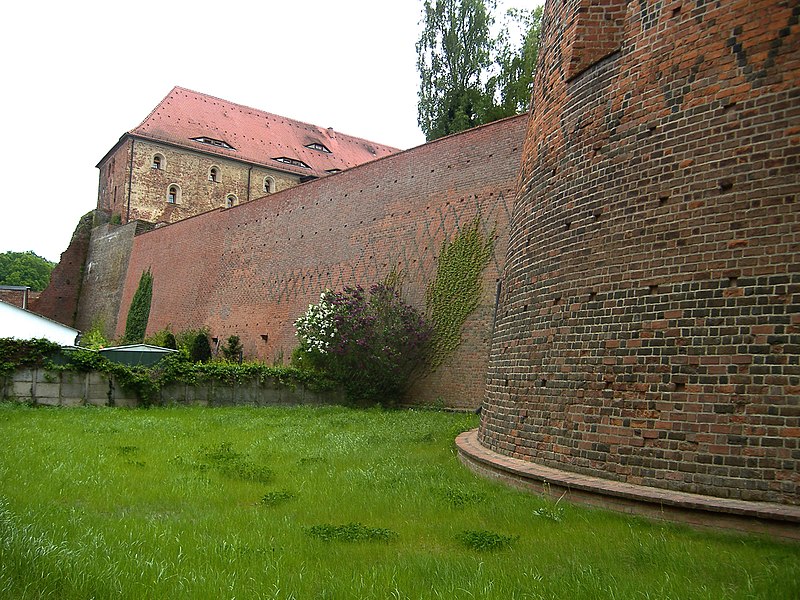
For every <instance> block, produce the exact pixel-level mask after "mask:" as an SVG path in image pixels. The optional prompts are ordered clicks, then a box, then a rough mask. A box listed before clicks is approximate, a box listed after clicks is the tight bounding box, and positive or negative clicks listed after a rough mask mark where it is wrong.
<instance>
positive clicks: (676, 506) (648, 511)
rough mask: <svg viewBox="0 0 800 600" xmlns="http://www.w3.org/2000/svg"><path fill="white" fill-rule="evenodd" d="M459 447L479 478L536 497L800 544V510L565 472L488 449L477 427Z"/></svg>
mask: <svg viewBox="0 0 800 600" xmlns="http://www.w3.org/2000/svg"><path fill="white" fill-rule="evenodd" d="M456 446H457V447H458V455H459V458H460V459H461V462H462V463H464V464H465V465H466V466H467V467H469V468H470V469H472V470H473V471H475V472H476V473H478V474H479V475H482V476H484V477H488V478H492V479H498V480H500V481H503V482H504V483H508V484H511V485H514V486H516V487H520V488H523V489H526V490H530V491H533V492H535V493H540V494H544V493H548V492H549V494H551V495H554V496H557V497H562V496H563V497H564V498H565V499H566V500H568V501H571V502H577V503H580V504H589V505H591V506H597V507H600V508H607V509H611V510H616V511H620V512H624V513H629V514H636V515H642V516H646V517H650V518H654V519H661V520H666V521H675V522H681V523H687V524H690V525H694V526H698V527H710V528H713V529H730V530H736V531H743V532H748V533H760V534H764V535H768V536H770V537H774V538H780V539H785V540H795V541H800V506H787V505H782V504H771V503H767V502H748V501H745V500H729V499H725V498H714V497H711V496H702V495H700V494H689V493H686V492H674V491H670V490H664V489H659V488H652V487H646V486H641V485H632V484H629V483H622V482H619V481H610V480H607V479H601V478H599V477H589V476H587V475H580V474H577V473H569V472H567V471H559V470H558V469H552V468H549V467H543V466H540V465H536V464H534V463H532V462H529V461H525V460H520V459H517V458H511V457H508V456H505V455H503V454H498V453H496V452H492V451H491V450H488V449H486V448H484V447H483V446H482V445H481V444H480V443H479V442H478V430H477V429H473V430H472V431H467V432H465V433H462V434H461V435H459V436H458V437H457V438H456Z"/></svg>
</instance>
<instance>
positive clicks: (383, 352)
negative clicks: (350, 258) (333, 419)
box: [295, 284, 432, 404]
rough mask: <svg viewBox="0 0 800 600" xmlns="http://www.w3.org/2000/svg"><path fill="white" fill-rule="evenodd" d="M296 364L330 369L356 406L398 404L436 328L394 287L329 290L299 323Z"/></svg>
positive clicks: (422, 358) (296, 323)
mask: <svg viewBox="0 0 800 600" xmlns="http://www.w3.org/2000/svg"><path fill="white" fill-rule="evenodd" d="M295 328H296V329H297V337H298V339H299V341H300V348H299V349H298V351H297V352H296V353H295V360H296V361H297V362H300V363H305V364H310V365H311V366H313V367H315V368H317V369H320V370H323V371H326V372H327V373H328V374H329V375H331V376H332V377H333V378H334V379H336V380H337V381H339V382H340V383H341V384H342V385H343V386H344V388H345V390H346V392H347V395H348V397H349V398H350V399H351V400H353V401H355V402H365V401H367V402H380V403H389V404H391V403H394V402H396V401H397V400H399V399H400V398H401V397H402V395H403V393H404V392H405V391H406V388H407V386H408V383H409V380H410V378H411V376H412V374H413V373H414V371H415V370H416V369H417V367H419V366H420V364H421V363H422V362H423V361H424V359H425V351H426V349H427V343H428V341H429V339H430V337H431V333H432V330H431V328H430V326H429V325H428V324H427V323H426V322H425V319H424V318H423V316H422V315H421V314H420V313H419V312H418V311H417V310H416V309H414V308H413V307H412V306H410V305H408V304H406V303H405V302H404V301H403V300H402V299H401V298H400V293H399V292H398V291H397V289H396V288H395V287H394V286H390V285H387V284H376V285H373V286H372V287H371V288H370V290H369V294H367V293H366V292H365V290H364V288H362V287H360V286H357V287H346V288H344V290H342V291H341V292H332V291H330V290H326V291H324V292H323V293H322V294H321V295H320V299H319V303H318V304H312V305H310V306H309V307H308V310H307V311H306V312H305V314H304V315H302V316H301V317H300V318H298V319H297V320H296V321H295Z"/></svg>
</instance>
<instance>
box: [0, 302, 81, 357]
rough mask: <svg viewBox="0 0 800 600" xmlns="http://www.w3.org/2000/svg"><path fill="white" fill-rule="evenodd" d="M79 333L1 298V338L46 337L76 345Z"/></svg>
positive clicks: (56, 341) (60, 342)
mask: <svg viewBox="0 0 800 600" xmlns="http://www.w3.org/2000/svg"><path fill="white" fill-rule="evenodd" d="M79 334H80V331H78V330H77V329H73V328H72V327H67V326H66V325H62V324H61V323H57V322H56V321H51V320H50V319H47V318H45V317H42V316H40V315H37V314H36V313H32V312H31V311H29V310H25V309H22V308H19V307H18V306H14V305H13V304H9V303H8V302H3V301H2V300H0V338H15V339H18V340H28V339H35V338H44V339H46V340H50V341H51V342H55V343H56V344H61V345H62V346H74V345H76V344H77V342H78V335H79Z"/></svg>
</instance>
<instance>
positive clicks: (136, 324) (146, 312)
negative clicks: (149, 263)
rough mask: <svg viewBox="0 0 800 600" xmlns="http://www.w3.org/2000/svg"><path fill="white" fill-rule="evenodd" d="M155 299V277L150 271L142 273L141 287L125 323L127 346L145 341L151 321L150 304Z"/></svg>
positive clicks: (125, 341)
mask: <svg viewBox="0 0 800 600" xmlns="http://www.w3.org/2000/svg"><path fill="white" fill-rule="evenodd" d="M152 298H153V276H152V275H151V274H150V269H148V270H147V271H145V272H143V273H142V276H141V278H140V279H139V287H138V288H136V293H135V294H134V295H133V300H131V307H130V308H129V309H128V320H127V321H126V322H125V336H124V337H123V339H122V341H123V343H125V344H139V343H141V342H142V341H143V340H144V333H145V331H146V330H147V321H148V320H149V319H150V302H151V300H152Z"/></svg>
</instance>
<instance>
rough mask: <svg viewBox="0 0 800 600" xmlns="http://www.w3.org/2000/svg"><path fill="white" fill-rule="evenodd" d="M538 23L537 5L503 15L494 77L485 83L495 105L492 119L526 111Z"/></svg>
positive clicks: (529, 95)
mask: <svg viewBox="0 0 800 600" xmlns="http://www.w3.org/2000/svg"><path fill="white" fill-rule="evenodd" d="M541 24H542V7H541V6H539V7H537V8H534V9H533V10H521V9H516V8H511V9H509V10H508V11H507V12H506V18H505V19H504V21H503V27H502V29H501V30H500V34H499V35H498V37H497V40H496V43H495V47H496V54H495V67H496V75H494V76H493V77H492V78H491V79H490V80H489V88H490V89H491V90H492V93H493V97H494V100H495V103H496V112H495V115H493V116H495V118H501V117H510V116H511V115H515V114H520V113H523V112H526V111H527V110H528V108H530V101H531V94H532V92H533V75H534V73H535V72H536V61H537V59H538V57H539V29H540V27H541Z"/></svg>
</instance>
